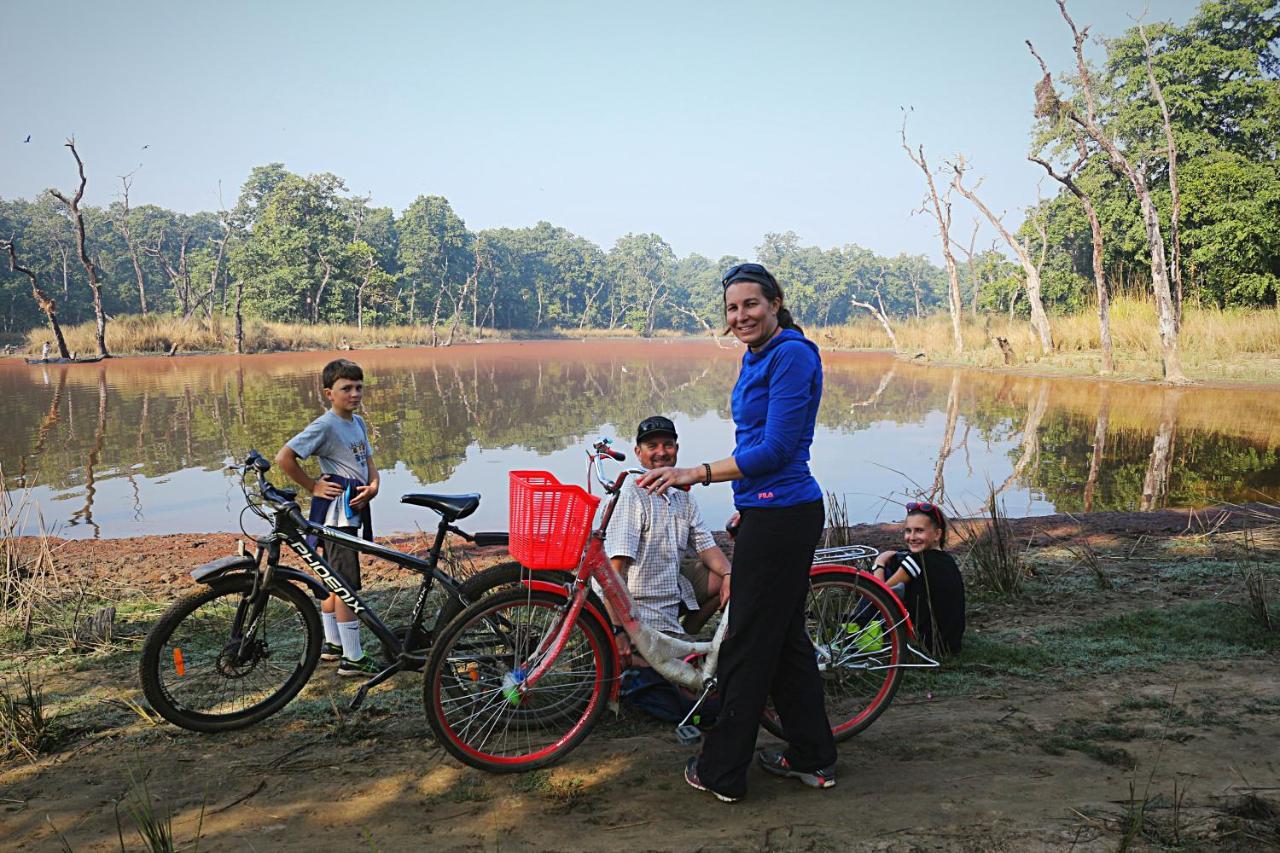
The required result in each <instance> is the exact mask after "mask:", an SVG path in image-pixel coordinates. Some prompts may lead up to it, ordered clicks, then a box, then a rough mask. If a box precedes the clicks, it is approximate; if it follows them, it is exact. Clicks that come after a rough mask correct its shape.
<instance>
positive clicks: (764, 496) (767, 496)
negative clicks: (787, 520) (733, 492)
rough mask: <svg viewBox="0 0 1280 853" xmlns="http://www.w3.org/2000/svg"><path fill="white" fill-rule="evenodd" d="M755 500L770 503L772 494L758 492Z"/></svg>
mask: <svg viewBox="0 0 1280 853" xmlns="http://www.w3.org/2000/svg"><path fill="white" fill-rule="evenodd" d="M756 500H758V501H771V500H773V492H760V493H759V494H757V495H756Z"/></svg>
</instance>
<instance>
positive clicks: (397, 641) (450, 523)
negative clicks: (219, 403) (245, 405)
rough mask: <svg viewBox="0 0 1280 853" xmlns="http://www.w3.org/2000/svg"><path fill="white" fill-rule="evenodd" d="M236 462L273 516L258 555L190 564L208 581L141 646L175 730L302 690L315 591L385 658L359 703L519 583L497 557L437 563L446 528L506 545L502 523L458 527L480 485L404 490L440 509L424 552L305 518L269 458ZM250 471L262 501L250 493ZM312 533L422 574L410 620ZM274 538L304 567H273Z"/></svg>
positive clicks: (312, 636)
mask: <svg viewBox="0 0 1280 853" xmlns="http://www.w3.org/2000/svg"><path fill="white" fill-rule="evenodd" d="M236 468H237V470H239V471H240V475H241V488H242V490H243V491H244V494H245V501H246V503H247V504H248V506H249V508H250V509H251V510H253V511H254V512H255V513H256V514H258V515H259V516H261V517H262V518H264V519H266V520H268V521H270V522H271V533H270V534H269V535H267V536H265V537H261V538H257V539H256V542H257V548H256V550H255V553H254V554H253V555H248V554H243V553H242V554H238V555H233V556H230V557H223V558H221V559H219V560H214V561H213V562H211V563H206V564H204V565H203V566H200V567H199V568H196V569H194V570H193V571H192V572H191V576H192V577H194V578H195V579H196V580H197V581H199V582H200V583H201V584H204V588H202V589H199V590H197V591H195V592H192V593H190V594H189V595H186V596H184V597H183V598H181V599H179V600H178V601H176V602H174V603H173V605H172V606H171V607H170V608H169V609H168V610H167V611H166V612H165V614H164V615H163V616H161V617H160V620H159V621H158V622H157V623H156V625H155V627H154V628H152V629H151V632H150V633H149V634H148V635H147V639H146V642H145V643H144V644H143V647H142V663H141V667H140V670H141V673H140V674H141V678H142V690H143V693H144V694H145V695H146V697H147V701H148V702H150V703H151V707H153V708H154V709H155V710H156V711H158V712H159V713H160V715H161V716H162V717H164V718H165V719H166V720H168V721H169V722H171V723H173V724H175V725H178V726H181V727H182V728H185V729H191V730H193V731H199V732H221V731H229V730H231V729H238V728H243V727H245V726H250V725H252V724H254V723H257V722H260V721H262V720H264V719H266V718H267V717H269V716H271V715H272V714H274V713H276V712H277V711H279V710H280V709H281V708H283V707H284V706H285V705H287V704H288V703H289V701H290V700H292V699H293V697H295V696H296V695H298V692H299V691H300V690H302V688H303V686H304V685H305V684H306V683H307V679H309V678H310V677H311V675H312V673H313V672H314V671H315V668H316V664H317V662H318V661H319V660H320V647H321V644H322V643H323V642H324V631H323V629H322V628H321V625H320V614H319V608H317V607H316V604H315V603H314V602H313V601H311V600H310V598H311V596H314V597H315V598H316V599H320V600H323V599H325V598H327V597H328V596H329V594H330V593H334V594H336V595H337V596H338V597H339V598H340V599H342V601H343V602H345V603H346V605H347V606H348V607H350V608H351V610H352V611H353V612H354V613H355V614H356V617H357V618H359V620H360V621H361V622H362V623H364V625H365V626H366V627H367V628H368V629H369V630H370V631H371V632H373V634H374V636H375V637H377V638H378V640H380V641H381V643H382V646H383V652H384V657H385V659H386V661H387V666H386V668H385V669H383V670H382V671H381V672H379V673H377V674H376V675H374V676H373V677H372V678H370V679H369V680H368V681H366V682H364V683H363V684H362V685H360V688H359V689H358V690H357V691H356V695H355V698H354V699H352V701H351V709H352V710H354V709H356V708H358V707H360V705H361V704H362V703H363V702H364V699H365V697H366V696H367V695H368V692H369V690H370V689H371V688H373V687H375V686H377V685H379V684H381V683H382V682H384V681H386V680H387V679H389V678H391V677H392V676H394V675H395V674H396V673H398V672H401V671H403V670H420V669H422V667H423V665H424V664H425V662H426V658H427V654H428V653H429V651H430V648H431V643H432V640H433V639H434V637H435V635H436V632H437V630H438V629H440V628H442V627H443V626H444V625H446V624H448V622H449V621H450V620H452V619H453V618H454V617H455V616H457V615H458V614H459V613H461V612H462V611H463V610H464V609H465V608H466V607H467V606H468V605H470V604H471V603H472V602H474V601H477V600H479V599H480V598H482V597H483V596H484V595H485V594H486V593H488V592H491V591H493V590H495V589H499V588H501V587H505V586H515V585H519V583H520V581H521V572H522V569H521V567H520V566H519V564H517V563H505V564H501V565H497V566H494V567H492V568H490V569H487V570H485V571H483V572H480V573H478V574H476V575H473V576H472V577H470V578H467V579H466V580H465V581H460V580H458V579H456V578H454V577H452V576H450V575H449V574H448V573H446V572H444V571H442V570H441V569H440V567H439V562H440V552H441V549H442V546H443V545H444V541H445V537H446V535H447V534H449V533H452V534H454V535H455V536H459V537H461V538H463V539H465V540H466V541H468V542H473V543H475V544H477V545H481V546H487V545H506V544H507V541H508V534H506V533H476V534H474V535H472V534H468V533H465V532H463V531H462V530H459V529H458V528H457V527H456V526H455V525H454V522H456V521H458V520H459V519H462V518H466V517H467V516H469V515H471V513H473V512H475V510H476V507H478V506H479V505H480V496H479V495H476V494H467V495H433V494H411V495H404V496H402V497H401V498H400V500H401V502H402V503H407V504H413V505H415V506H422V507H426V508H428V509H432V510H435V511H436V512H437V513H439V514H440V524H439V526H438V528H437V530H436V538H435V542H434V543H433V544H432V546H431V550H430V552H429V553H428V554H427V555H426V556H425V557H415V556H413V555H411V554H405V553H403V552H401V551H396V550H394V549H391V548H387V547H384V546H382V545H377V544H375V543H373V542H368V541H366V540H364V539H359V538H357V537H354V536H348V535H347V534H345V533H341V532H339V531H337V530H334V529H332V528H329V527H325V526H323V525H320V524H315V523H314V522H311V521H308V520H307V519H306V517H305V516H303V514H302V510H301V509H300V508H299V507H298V504H297V503H296V502H295V498H296V497H297V494H298V493H297V491H296V490H294V489H279V488H276V487H275V486H273V485H271V483H269V482H268V481H267V478H266V473H267V472H268V471H270V470H271V463H270V462H268V461H267V460H266V459H265V458H264V457H263V456H262V455H261V454H260V453H258V452H257V451H256V450H253V451H250V452H249V455H248V457H247V458H246V459H245V461H244V463H243V464H242V465H239V466H236ZM253 474H256V479H257V493H258V496H259V497H260V499H261V500H260V501H257V500H255V499H254V496H253V495H252V494H251V491H250V486H249V477H250V476H251V475H253ZM309 535H314V536H316V537H319V538H320V539H322V540H324V541H326V542H335V543H340V544H342V545H346V546H347V547H349V548H353V549H355V550H356V551H359V552H360V553H362V554H368V555H371V556H375V557H381V558H382V559H384V560H388V561H390V562H392V563H395V564H396V565H398V566H401V567H403V568H406V569H409V570H411V571H415V572H418V573H420V574H421V575H422V583H421V586H420V587H419V588H418V594H417V598H416V600H415V601H414V605H413V610H412V614H411V616H410V619H409V622H408V624H407V625H405V626H403V627H400V628H398V629H392V628H388V627H387V626H386V625H385V624H384V623H383V622H382V620H381V619H379V618H378V616H377V614H375V613H374V612H373V610H372V609H370V606H369V604H368V603H367V602H366V601H364V600H363V599H361V598H360V596H359V595H357V594H356V591H355V590H353V589H352V588H351V583H350V581H349V580H347V579H346V578H345V577H343V576H342V574H341V572H339V571H337V570H336V569H334V568H332V567H331V566H330V565H329V564H328V563H327V562H326V561H325V560H324V558H323V557H321V556H320V555H319V554H318V553H316V550H315V549H314V548H312V547H311V546H310V545H309V544H308V543H307V537H308V536H309ZM281 546H285V547H287V548H289V549H290V550H291V551H293V552H294V553H295V554H296V555H297V556H298V557H300V558H301V560H302V562H303V563H304V564H305V565H306V567H307V569H308V570H309V571H303V570H300V569H296V568H293V567H291V566H282V565H280V553H281ZM264 557H265V560H264V559H263V558H264ZM437 582H438V583H439V584H440V585H441V587H442V588H443V589H444V592H445V597H444V603H443V605H442V606H441V607H440V610H439V612H438V613H437V614H436V617H435V620H434V621H433V622H432V623H431V625H430V627H428V626H427V624H426V619H427V616H428V613H427V596H428V593H430V591H431V588H432V585H433V583H437Z"/></svg>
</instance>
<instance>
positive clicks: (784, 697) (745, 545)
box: [698, 500, 836, 797]
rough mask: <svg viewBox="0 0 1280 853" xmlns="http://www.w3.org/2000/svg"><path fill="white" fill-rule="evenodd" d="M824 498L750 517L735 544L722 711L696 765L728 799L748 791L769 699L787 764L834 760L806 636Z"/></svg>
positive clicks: (752, 512)
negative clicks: (779, 723) (778, 723)
mask: <svg viewBox="0 0 1280 853" xmlns="http://www.w3.org/2000/svg"><path fill="white" fill-rule="evenodd" d="M824 519H825V516H824V513H823V510H822V501H820V500H819V501H813V502H812V503H807V504H799V505H797V506H789V507H779V508H777V509H772V508H771V509H757V508H749V509H746V510H743V511H742V527H741V528H740V529H739V531H738V538H737V542H736V543H735V544H734V548H733V585H732V587H731V589H732V592H731V596H732V597H731V598H730V602H729V605H730V606H729V630H728V633H727V634H726V635H725V639H724V644H723V645H722V646H721V648H720V664H719V673H718V676H717V677H718V679H719V682H720V702H721V704H720V715H719V717H718V718H717V720H716V724H715V725H714V726H713V727H712V728H711V729H709V730H708V731H707V732H706V735H705V739H704V741H703V747H702V755H701V756H700V757H699V759H698V779H699V781H701V782H702V784H704V785H706V786H707V787H709V788H711V789H712V790H714V791H716V792H717V793H720V794H724V795H725V796H729V797H740V796H742V795H743V794H745V793H746V790H747V768H749V767H750V766H751V760H752V757H753V755H754V751H755V744H756V733H757V732H758V731H759V729H760V715H761V714H762V713H763V712H764V707H765V702H766V700H767V699H768V698H769V697H773V707H774V709H775V710H776V711H777V712H778V717H779V718H780V719H781V721H782V729H783V732H784V734H785V737H786V740H787V743H788V747H787V750H786V756H787V760H788V761H789V762H790V763H791V766H792V768H794V769H796V770H800V771H806V772H807V771H812V770H820V769H823V768H826V767H829V766H831V765H832V764H834V763H835V760H836V745H835V741H834V740H833V739H832V737H831V726H830V723H828V721H827V712H826V707H825V706H824V703H823V697H822V680H821V676H819V674H818V663H817V658H816V656H815V654H814V651H813V644H812V643H811V642H810V641H809V635H808V634H807V633H806V632H805V626H804V622H805V619H804V615H805V601H806V599H807V597H808V593H809V568H810V566H811V565H812V563H813V551H814V548H815V547H817V543H818V538H819V537H820V536H821V535H822V526H823V522H824Z"/></svg>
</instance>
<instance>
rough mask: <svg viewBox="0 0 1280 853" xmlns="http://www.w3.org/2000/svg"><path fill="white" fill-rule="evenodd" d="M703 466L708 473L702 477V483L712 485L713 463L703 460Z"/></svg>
mask: <svg viewBox="0 0 1280 853" xmlns="http://www.w3.org/2000/svg"><path fill="white" fill-rule="evenodd" d="M702 468H703V470H704V471H706V474H704V475H703V477H702V485H704V486H710V485H711V463H710V462H703V463H702Z"/></svg>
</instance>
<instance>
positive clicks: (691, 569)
mask: <svg viewBox="0 0 1280 853" xmlns="http://www.w3.org/2000/svg"><path fill="white" fill-rule="evenodd" d="M680 574H682V575H684V576H685V577H686V578H688V579H689V583H691V584H692V585H693V595H694V597H695V598H697V599H698V604H706V603H707V601H708V600H710V598H711V592H710V591H709V590H708V588H707V587H708V584H710V582H711V570H710V569H708V568H707V567H706V566H705V565H704V564H703V562H702V561H701V560H699V559H698V558H697V557H689V558H688V559H685V560H681V561H680Z"/></svg>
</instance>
